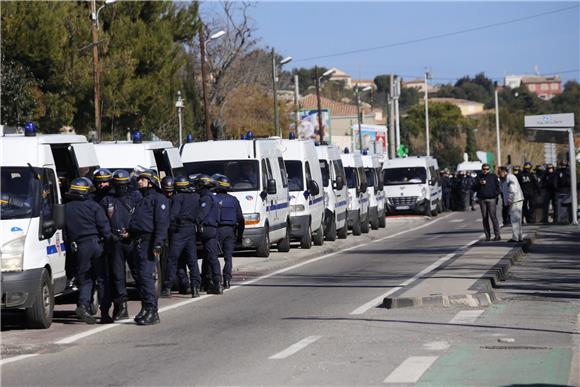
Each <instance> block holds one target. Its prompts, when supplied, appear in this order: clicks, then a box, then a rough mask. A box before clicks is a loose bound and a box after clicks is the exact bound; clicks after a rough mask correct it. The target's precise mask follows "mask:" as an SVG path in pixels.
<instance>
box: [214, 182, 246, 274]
mask: <svg viewBox="0 0 580 387" xmlns="http://www.w3.org/2000/svg"><path fill="white" fill-rule="evenodd" d="M214 198H215V199H216V200H217V201H218V204H219V215H220V217H219V229H218V240H219V243H220V246H221V248H222V251H223V253H224V261H225V263H224V272H223V276H224V283H225V281H229V280H230V279H231V278H232V255H233V253H234V247H235V244H236V235H237V236H238V237H240V238H241V236H242V235H243V234H244V225H245V224H244V214H243V212H242V208H241V207H240V202H239V201H238V199H237V198H236V197H235V196H232V195H229V194H227V193H218V194H217V195H216V196H215V197H214Z"/></svg>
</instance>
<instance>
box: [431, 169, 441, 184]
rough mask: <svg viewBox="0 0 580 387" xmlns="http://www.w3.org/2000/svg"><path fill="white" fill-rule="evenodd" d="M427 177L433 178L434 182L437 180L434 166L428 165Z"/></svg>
mask: <svg viewBox="0 0 580 387" xmlns="http://www.w3.org/2000/svg"><path fill="white" fill-rule="evenodd" d="M429 175H430V176H429V178H430V179H433V180H435V183H438V182H439V174H438V173H437V171H435V167H429Z"/></svg>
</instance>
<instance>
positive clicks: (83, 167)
mask: <svg viewBox="0 0 580 387" xmlns="http://www.w3.org/2000/svg"><path fill="white" fill-rule="evenodd" d="M92 146H93V145H92V144H73V145H71V144H51V145H50V150H51V152H52V157H53V159H54V164H55V169H56V174H57V177H58V181H59V185H60V190H61V192H66V191H68V188H69V185H70V183H71V181H72V180H73V179H75V178H77V177H88V178H90V179H92V178H93V172H95V170H96V169H97V168H98V167H99V166H98V163H97V160H96V156H95V151H94V149H93V148H92ZM87 147H90V149H88V148H87ZM91 156H94V157H91Z"/></svg>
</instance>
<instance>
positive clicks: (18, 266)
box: [0, 236, 26, 272]
mask: <svg viewBox="0 0 580 387" xmlns="http://www.w3.org/2000/svg"><path fill="white" fill-rule="evenodd" d="M25 238H26V237H24V236H22V237H20V238H16V239H13V240H11V241H10V242H6V243H4V244H3V245H2V248H1V249H0V263H1V269H2V271H3V272H4V271H22V258H23V257H24V241H25Z"/></svg>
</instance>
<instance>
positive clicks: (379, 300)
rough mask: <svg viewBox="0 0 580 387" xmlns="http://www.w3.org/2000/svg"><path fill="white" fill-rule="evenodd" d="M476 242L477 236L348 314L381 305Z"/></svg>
mask: <svg viewBox="0 0 580 387" xmlns="http://www.w3.org/2000/svg"><path fill="white" fill-rule="evenodd" d="M477 242H479V238H478V239H474V240H472V241H471V242H469V243H467V244H465V245H463V246H461V247H460V248H458V249H457V250H455V251H454V252H452V253H449V254H447V255H445V256H443V257H441V258H439V259H438V260H437V261H435V262H434V263H432V264H431V265H429V266H427V267H426V268H424V269H423V270H421V271H420V272H418V273H417V274H415V275H414V276H413V277H411V278H409V279H407V280H406V281H403V282H401V283H400V284H399V285H397V287H395V288H392V289H391V290H389V291H388V292H386V293H385V294H381V295H380V296H378V297H376V298H373V299H372V300H370V301H369V302H367V303H365V304H364V305H361V306H359V307H358V308H356V309H355V310H353V311H352V312H350V314H354V315H357V314H363V313H365V312H367V311H368V310H369V309H371V308H375V307H377V306H379V305H381V304H382V303H383V299H384V298H385V297H387V296H390V295H391V294H393V293H395V292H397V291H399V290H401V289H402V288H404V287H405V286H408V285H410V284H412V283H413V282H415V281H417V280H418V279H420V278H421V277H423V276H424V275H425V274H428V273H430V272H432V271H433V270H435V269H436V268H438V267H439V266H441V265H442V264H444V263H445V262H446V261H448V260H450V259H451V258H453V257H454V256H456V255H457V254H459V253H460V252H462V251H463V250H465V249H466V248H468V247H470V246H471V245H474V244H476V243H477Z"/></svg>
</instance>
